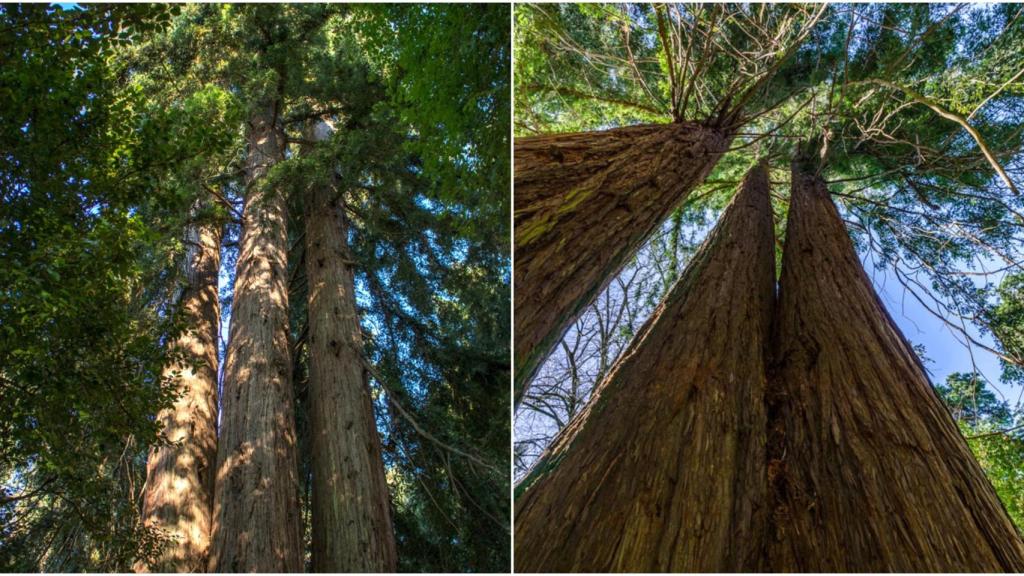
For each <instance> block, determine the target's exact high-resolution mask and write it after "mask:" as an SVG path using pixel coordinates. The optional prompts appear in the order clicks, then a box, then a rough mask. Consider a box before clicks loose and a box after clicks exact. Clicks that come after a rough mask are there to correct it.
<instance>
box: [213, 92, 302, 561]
mask: <svg viewBox="0 0 1024 576" xmlns="http://www.w3.org/2000/svg"><path fill="white" fill-rule="evenodd" d="M275 117H276V114H275V113H274V107H273V106H268V107H267V109H266V110H261V111H260V112H258V113H256V114H254V116H253V118H252V119H251V120H250V128H249V134H248V144H249V146H248V149H249V152H248V154H249V155H248V160H247V165H246V171H247V172H246V198H245V209H244V211H243V214H242V220H243V221H242V224H243V227H244V228H243V232H242V238H241V241H240V242H239V254H238V266H237V269H236V276H235V295H234V300H233V303H232V310H231V335H230V339H229V341H228V349H227V356H226V358H225V364H224V387H223V397H222V402H221V409H222V413H221V432H220V442H219V446H218V451H217V483H216V488H215V490H214V494H215V496H214V530H213V550H212V553H211V556H210V566H209V568H210V572H299V571H301V570H302V544H301V538H300V530H301V527H300V524H299V483H298V465H297V460H296V458H297V457H296V445H295V441H296V439H295V413H294V406H293V397H292V396H293V390H292V381H291V370H292V365H291V351H290V349H289V341H288V340H289V339H288V286H287V252H288V243H287V229H286V218H287V206H286V202H285V198H284V195H283V194H281V193H280V192H279V191H277V190H275V189H273V188H272V187H270V186H268V185H267V183H266V182H265V176H266V174H267V170H268V169H269V168H270V167H271V166H273V165H274V164H275V163H277V162H279V161H280V160H282V159H283V158H284V143H283V141H282V138H281V134H280V133H279V131H278V129H277V128H276V127H275V126H274V118H275Z"/></svg>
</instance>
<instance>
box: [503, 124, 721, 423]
mask: <svg viewBox="0 0 1024 576" xmlns="http://www.w3.org/2000/svg"><path fill="white" fill-rule="evenodd" d="M728 140H729V139H728V138H727V137H725V136H723V135H722V134H721V133H719V132H717V131H714V130H712V129H708V128H704V127H702V126H699V125H697V124H691V123H678V124H666V125H661V126H635V127H629V128H617V129H614V130H608V131H605V132H593V133H587V134H568V135H558V136H541V137H537V138H522V139H518V140H516V144H515V146H516V152H515V154H516V177H515V194H516V199H515V202H516V211H515V254H516V255H515V259H516V261H515V323H516V324H515V326H516V330H515V332H516V333H515V362H516V374H515V401H516V404H518V403H519V401H520V400H521V399H522V396H523V393H524V392H525V385H526V383H527V382H528V381H529V380H530V379H531V378H532V377H533V374H534V373H535V372H536V370H537V368H539V366H540V364H541V362H542V361H543V360H544V358H545V357H547V355H548V354H549V352H550V351H551V348H552V347H553V346H554V345H555V343H556V342H557V341H558V339H559V338H560V337H561V335H562V334H563V333H564V332H565V330H566V328H567V327H568V326H569V325H570V324H571V323H572V321H573V319H574V318H575V317H576V316H577V315H578V314H579V313H580V312H581V311H582V310H583V309H584V308H585V307H586V305H587V304H588V303H590V301H591V300H592V299H593V298H594V297H595V296H596V295H597V294H598V293H600V291H601V289H602V288H603V287H604V286H605V285H606V284H607V282H608V281H610V280H611V278H612V277H614V276H615V274H616V273H617V272H618V271H619V270H620V269H621V268H622V266H623V264H625V262H626V261H627V259H628V258H629V257H630V256H631V255H632V254H634V253H635V252H636V250H637V249H638V248H639V247H640V244H641V243H642V242H643V241H644V239H645V238H647V237H648V236H649V235H650V234H651V232H652V231H653V230H654V229H655V228H656V227H657V226H658V224H660V223H661V222H663V221H664V220H665V218H666V217H667V216H668V215H669V214H670V213H671V212H672V210H673V209H675V208H676V207H677V206H679V204H680V203H681V202H682V201H683V199H684V198H685V197H686V195H687V193H688V192H689V191H690V190H691V189H693V188H694V187H695V186H697V185H698V184H700V183H701V182H702V181H703V180H704V178H705V177H706V176H707V174H708V172H710V171H711V168H712V167H714V165H715V163H716V162H717V161H718V158H719V157H720V156H721V154H722V153H723V151H724V150H725V148H726V146H727V144H728Z"/></svg>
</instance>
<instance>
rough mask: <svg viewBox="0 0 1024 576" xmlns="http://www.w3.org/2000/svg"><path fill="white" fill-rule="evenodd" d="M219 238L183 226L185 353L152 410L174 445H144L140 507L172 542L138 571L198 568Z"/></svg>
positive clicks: (168, 372) (207, 495)
mask: <svg viewBox="0 0 1024 576" xmlns="http://www.w3.org/2000/svg"><path fill="white" fill-rule="evenodd" d="M196 206H197V207H199V206H200V204H199V203H198V202H197V203H196ZM195 212H197V210H193V214H194V213H195ZM220 239H221V231H220V226H218V225H215V224H190V225H189V226H188V227H187V228H186V232H185V257H184V258H183V260H182V264H181V269H182V270H181V271H182V275H183V276H184V278H185V286H184V287H183V290H182V292H181V296H180V298H179V300H178V313H179V314H182V315H183V316H184V318H185V321H186V323H187V325H188V328H187V331H186V332H185V333H183V334H181V335H180V336H179V337H178V338H177V340H176V341H175V342H174V344H173V345H172V346H173V347H174V348H176V349H177V350H179V351H181V352H184V353H185V355H186V358H185V360H184V361H183V362H182V363H180V364H176V365H173V366H168V367H167V368H166V369H165V371H164V376H165V377H171V376H172V373H173V372H174V371H180V374H179V376H178V377H177V385H178V391H179V393H180V394H181V396H180V397H179V398H178V399H177V400H176V401H175V402H174V405H173V406H172V407H171V408H169V409H166V410H163V411H161V412H160V414H158V415H157V420H158V421H159V422H160V424H161V425H162V429H163V432H164V434H166V436H167V438H168V439H169V440H170V441H171V442H175V443H177V445H175V446H164V447H158V448H154V449H153V450H151V451H150V454H149V459H148V461H147V463H146V490H145V494H144V495H143V505H142V519H143V522H144V523H145V524H146V525H147V526H154V527H157V528H161V529H163V530H165V531H166V532H167V534H168V535H169V536H171V537H173V538H174V541H173V542H172V543H170V544H169V545H168V547H167V548H166V549H165V550H164V551H163V553H162V554H161V556H160V557H159V558H158V559H157V562H156V563H154V565H153V566H151V567H147V566H144V565H142V564H141V563H140V565H138V566H137V570H138V571H140V572H142V571H148V569H150V568H151V569H153V570H156V571H158V572H203V571H205V570H206V562H207V558H208V554H209V547H210V526H211V514H212V507H213V471H214V468H213V465H214V461H215V460H216V458H217V363H218V362H217V342H218V332H219V331H220V301H219V299H218V294H217V274H218V272H219V270H220Z"/></svg>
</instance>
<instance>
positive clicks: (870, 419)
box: [768, 163, 1024, 572]
mask: <svg viewBox="0 0 1024 576" xmlns="http://www.w3.org/2000/svg"><path fill="white" fill-rule="evenodd" d="M792 182H793V185H792V186H793V187H792V195H791V201H790V202H791V203H790V208H789V222H788V224H787V238H786V245H785V252H784V256H783V265H782V277H781V281H780V282H781V285H780V301H779V305H778V316H777V324H776V331H777V332H776V338H775V343H776V345H777V351H776V353H775V355H774V358H776V359H777V360H776V364H777V365H776V367H775V368H773V370H772V372H771V373H770V376H769V381H770V384H769V391H770V395H769V396H768V405H769V418H770V422H771V423H770V428H771V432H770V433H769V448H768V451H769V464H768V471H769V472H768V473H769V479H770V486H771V491H772V493H773V495H774V502H773V505H772V508H773V510H772V536H771V537H770V540H769V545H768V552H769V553H768V556H769V558H770V570H772V571H798V572H808V571H809V572H889V571H897V572H1003V571H1013V572H1020V571H1022V570H1024V546H1022V543H1021V540H1020V537H1019V536H1018V535H1017V533H1016V531H1015V530H1014V527H1013V525H1012V524H1011V523H1010V520H1009V518H1008V516H1007V514H1006V512H1005V510H1004V509H1003V507H1002V505H1001V503H1000V502H999V499H998V498H997V496H996V494H995V492H994V490H993V489H992V486H991V485H990V484H989V482H988V480H987V479H986V478H985V475H984V474H983V472H982V470H981V468H980V467H979V466H978V464H977V462H976V461H975V460H974V458H973V456H972V455H971V452H970V450H969V449H968V447H967V443H966V442H965V441H964V439H963V437H962V436H961V435H960V432H959V431H958V430H957V427H956V425H955V424H954V422H953V419H952V417H951V416H950V414H949V412H948V411H947V410H946V408H945V407H944V406H943V404H942V402H941V401H940V400H939V398H938V397H937V396H936V394H935V392H934V391H933V390H932V387H931V385H930V384H929V382H928V378H927V376H926V375H925V372H924V370H923V368H922V367H921V365H920V363H919V361H918V359H917V356H916V355H915V354H914V352H913V350H912V349H911V347H910V346H909V345H908V343H907V342H906V340H905V339H904V338H903V336H902V334H901V333H900V332H899V330H898V329H897V328H896V326H895V324H894V323H893V322H892V320H891V318H890V317H889V316H888V314H887V313H886V311H885V308H884V307H883V306H882V304H881V302H880V301H879V300H878V297H877V296H876V295H875V292H874V290H873V289H872V287H871V283H870V282H869V280H868V278H867V275H866V274H865V272H864V270H863V268H862V267H861V263H860V260H859V259H858V257H857V254H856V252H855V251H854V247H853V243H852V242H851V241H850V238H849V236H848V235H847V231H846V228H845V226H844V225H843V222H842V221H841V219H840V217H839V213H838V211H837V210H836V208H835V205H834V204H832V202H831V200H830V198H829V195H828V192H827V190H826V187H825V183H824V181H823V180H821V178H819V177H816V176H814V175H812V174H810V173H809V172H805V171H804V170H803V169H802V168H801V167H800V164H799V163H794V165H793V175H792Z"/></svg>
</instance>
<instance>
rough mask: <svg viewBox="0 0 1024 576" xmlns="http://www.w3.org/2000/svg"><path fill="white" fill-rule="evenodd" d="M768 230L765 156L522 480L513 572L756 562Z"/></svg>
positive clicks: (750, 565) (704, 568)
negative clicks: (584, 404) (585, 401)
mask: <svg viewBox="0 0 1024 576" xmlns="http://www.w3.org/2000/svg"><path fill="white" fill-rule="evenodd" d="M772 234H773V231H772V211H771V206H770V203H769V194H768V175H767V171H766V169H765V167H764V166H763V165H760V166H758V167H757V168H755V169H754V170H752V171H751V172H750V173H749V174H748V176H747V178H746V179H745V180H744V183H743V185H742V186H741V189H740V192H739V193H738V194H737V195H736V197H735V198H734V199H733V201H732V204H731V205H730V206H729V207H728V208H727V209H726V212H725V214H724V215H723V217H722V220H721V222H720V223H719V224H718V226H717V227H716V229H715V231H714V232H713V233H712V234H711V236H710V237H709V238H708V239H707V241H706V242H705V243H704V246H703V247H702V248H701V250H700V251H699V252H698V253H697V255H695V256H694V259H693V261H692V262H691V263H690V265H689V266H688V267H687V269H686V271H685V272H684V274H683V275H682V277H681V278H680V279H679V281H678V282H677V283H676V285H675V286H674V287H673V288H672V290H671V292H670V293H669V295H668V296H667V298H666V300H665V302H663V303H662V304H661V305H660V306H659V307H658V309H657V310H656V311H655V312H654V315H653V316H652V317H651V319H650V320H649V321H648V322H647V324H646V325H645V326H644V328H643V329H641V330H640V332H639V333H638V335H637V336H636V338H635V339H634V340H633V342H632V343H631V344H630V346H629V348H628V349H627V350H626V351H625V352H624V353H623V356H622V359H621V360H619V362H617V363H616V365H615V366H614V367H613V368H612V370H611V372H610V374H609V375H608V377H607V378H605V379H604V381H602V383H601V384H600V385H599V386H598V388H597V389H596V390H595V392H594V396H593V398H592V400H591V401H590V403H589V404H588V405H587V407H586V409H584V410H583V411H582V412H581V413H580V414H579V416H577V417H576V418H575V419H574V420H573V421H572V422H571V423H570V424H569V426H568V427H566V429H565V430H564V431H563V432H562V433H561V434H560V435H559V437H558V438H557V439H556V440H555V442H554V443H553V444H552V446H551V447H550V448H549V449H548V451H547V452H546V453H545V454H544V456H543V457H542V458H541V460H540V461H539V462H538V463H537V465H536V466H535V467H534V469H533V471H532V472H531V473H530V475H529V476H528V477H527V478H526V479H524V480H523V481H522V482H521V483H520V485H519V486H518V487H517V492H521V494H520V496H519V498H517V499H516V514H515V520H516V534H515V536H516V538H515V545H516V552H515V555H516V568H517V570H521V571H524V572H531V571H550V572H577V571H582V572H605V571H629V572H648V571H650V572H660V571H674V572H708V571H710V572H718V571H727V570H744V571H750V570H754V569H756V567H757V566H758V559H759V556H760V552H761V549H762V546H761V543H762V542H763V533H764V528H765V526H766V519H765V513H764V512H765V506H763V504H762V502H763V501H764V498H765V471H764V464H765V455H764V436H765V435H764V431H765V425H766V420H765V411H764V402H763V401H762V398H763V394H764V384H765V376H764V374H765V363H764V362H765V354H766V342H767V337H768V332H769V328H770V321H771V313H772V303H773V300H774V283H775V273H774V269H775V262H774V257H773V250H772Z"/></svg>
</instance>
